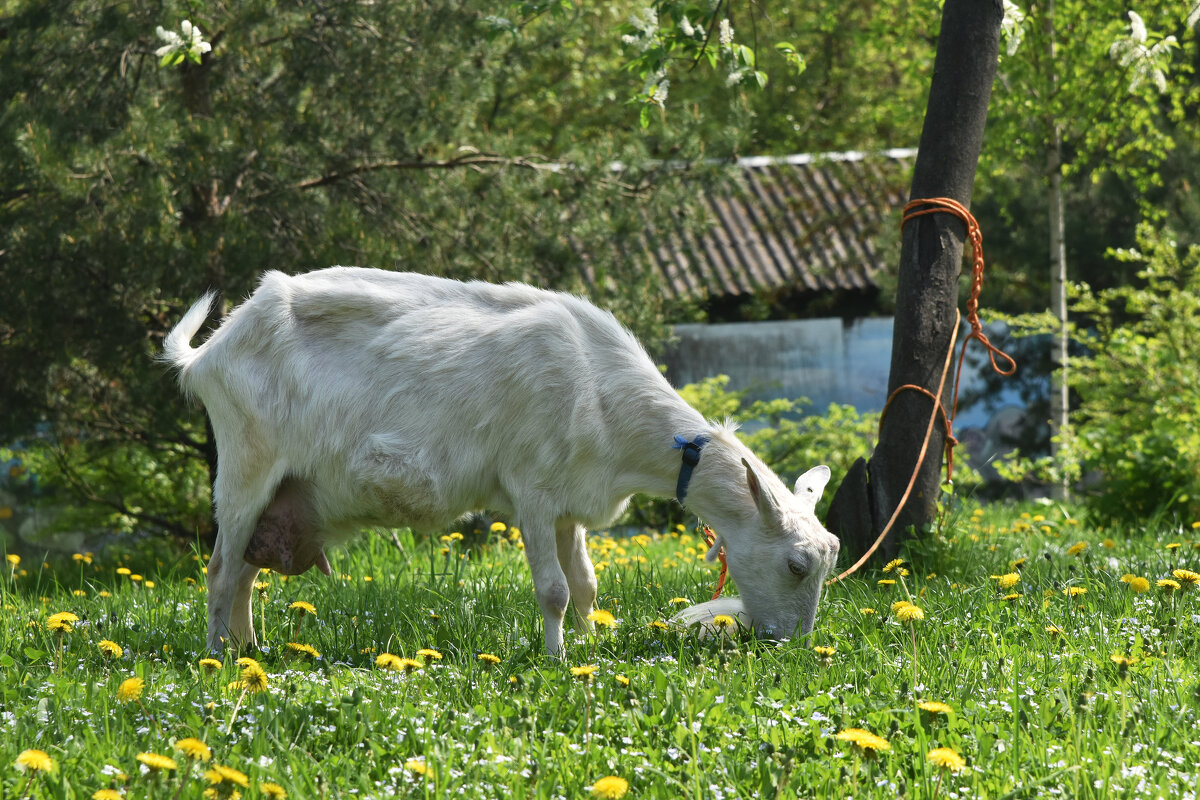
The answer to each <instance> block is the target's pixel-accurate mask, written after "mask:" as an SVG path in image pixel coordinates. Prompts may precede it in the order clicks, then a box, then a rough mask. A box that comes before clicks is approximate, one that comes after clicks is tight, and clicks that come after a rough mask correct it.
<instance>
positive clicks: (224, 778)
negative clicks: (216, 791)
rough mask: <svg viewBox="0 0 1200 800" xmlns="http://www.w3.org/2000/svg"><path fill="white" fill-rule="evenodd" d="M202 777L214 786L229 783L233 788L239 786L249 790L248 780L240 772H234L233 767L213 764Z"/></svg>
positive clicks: (247, 777)
mask: <svg viewBox="0 0 1200 800" xmlns="http://www.w3.org/2000/svg"><path fill="white" fill-rule="evenodd" d="M204 777H205V778H208V782H209V783H211V784H213V785H214V786H216V785H217V784H219V783H231V784H233V785H234V786H240V787H242V788H243V789H249V788H250V778H249V776H247V775H246V773H244V772H242V771H241V770H236V769H234V768H233V767H222V766H221V765H220V764H213V765H212V767H210V768H209V769H208V771H206V772H205V773H204Z"/></svg>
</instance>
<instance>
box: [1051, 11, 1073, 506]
mask: <svg viewBox="0 0 1200 800" xmlns="http://www.w3.org/2000/svg"><path fill="white" fill-rule="evenodd" d="M1046 41H1047V48H1048V49H1049V52H1048V53H1047V55H1048V56H1049V57H1050V59H1049V63H1050V64H1051V65H1053V64H1055V63H1056V61H1055V59H1056V58H1057V53H1056V52H1055V47H1056V46H1055V40H1054V0H1050V1H1049V2H1048V3H1047V5H1046ZM1057 92H1058V75H1057V74H1056V73H1055V72H1054V71H1053V68H1052V70H1051V74H1050V93H1051V95H1052V96H1053V95H1054V94H1055V93H1057ZM1047 128H1048V129H1049V130H1050V131H1051V139H1050V143H1049V144H1050V146H1049V153H1048V157H1047V165H1046V171H1047V173H1048V174H1049V176H1050V311H1051V313H1052V314H1054V318H1055V319H1056V320H1057V321H1058V326H1057V328H1056V329H1055V333H1054V341H1053V344H1052V345H1051V351H1050V362H1051V366H1052V368H1053V371H1052V372H1051V373H1050V454H1051V455H1052V456H1057V455H1058V454H1059V452H1060V451H1061V450H1062V448H1063V445H1064V444H1065V442H1064V441H1063V437H1064V436H1066V435H1067V430H1068V428H1067V422H1068V416H1067V415H1068V407H1069V403H1068V400H1067V345H1068V342H1069V341H1070V336H1069V334H1068V332H1067V245H1066V222H1065V221H1064V215H1063V191H1062V177H1063V175H1062V168H1063V152H1062V126H1061V125H1059V124H1058V120H1055V119H1051V120H1049V122H1048V125H1047ZM1068 490H1069V487H1068V485H1067V477H1066V475H1065V474H1064V475H1063V477H1062V478H1061V479H1060V480H1059V481H1058V482H1057V483H1055V485H1054V486H1053V487H1051V491H1052V492H1053V497H1054V499H1056V500H1066V499H1067V494H1068Z"/></svg>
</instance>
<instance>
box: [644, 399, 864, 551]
mask: <svg viewBox="0 0 1200 800" xmlns="http://www.w3.org/2000/svg"><path fill="white" fill-rule="evenodd" d="M728 386H729V376H727V375H717V376H715V377H712V378H707V379H705V380H703V381H701V382H700V383H692V384H688V385H687V386H684V387H682V388H681V389H680V390H679V394H680V395H681V396H682V397H683V398H684V399H685V400H687V401H688V403H690V404H691V405H692V407H693V408H695V409H696V410H697V411H699V412H700V413H701V414H703V415H704V416H705V417H706V418H707V419H714V420H725V419H732V420H734V421H736V422H737V423H739V425H741V429H740V430H739V432H738V436H739V437H740V438H741V439H742V441H743V442H745V443H746V445H747V446H748V447H749V448H750V449H751V450H753V451H754V452H755V453H757V454H758V455H759V457H761V458H762V459H763V460H764V461H765V462H766V463H767V465H768V466H770V467H771V468H772V469H774V470H775V471H776V472H777V473H778V474H779V476H780V477H781V478H783V480H784V481H785V482H786V483H788V485H791V483H792V482H794V481H795V479H796V478H797V477H798V476H799V475H800V474H801V473H803V472H805V471H807V470H808V469H809V468H810V467H813V466H816V465H817V464H826V465H828V466H829V468H830V470H832V472H833V477H832V478H831V479H830V482H829V485H830V487H837V486H838V484H840V483H841V480H842V477H843V476H844V475H845V474H846V471H847V470H848V469H849V468H850V466H851V465H852V464H853V463H854V461H855V459H857V458H859V457H863V456H867V455H869V454H870V452H871V447H872V445H873V443H874V441H875V438H876V436H877V433H878V429H879V415H878V414H859V413H858V412H857V411H856V410H855V409H854V407H853V406H847V405H837V404H830V406H829V408H828V409H826V411H825V414H824V415H823V416H807V417H801V416H800V415H799V413H798V412H799V410H800V409H801V408H803V406H805V405H807V404H808V401H807V400H805V399H803V398H801V399H799V400H795V401H793V400H786V399H780V400H768V401H762V400H760V401H756V402H753V403H750V404H747V403H746V393H745V392H735V391H730V390H729V388H728ZM831 496H832V491H828V492H827V493H826V495H825V497H824V498H823V500H822V504H821V505H820V506H819V507H818V510H817V513H818V516H822V517H823V516H824V513H825V507H826V506H827V504H828V502H829V498H830V497H831ZM688 517H689V515H688V514H687V513H686V512H685V511H684V510H683V508H682V507H680V505H679V503H676V502H675V501H674V500H662V499H650V498H645V497H637V498H634V501H633V502H632V503H631V504H630V506H629V511H628V512H627V513H626V515H625V517H624V519H623V520H622V523H623V524H627V525H634V526H640V527H650V528H659V529H666V528H668V527H670V526H672V525H676V524H679V523H683V522H685V521H687V518H688Z"/></svg>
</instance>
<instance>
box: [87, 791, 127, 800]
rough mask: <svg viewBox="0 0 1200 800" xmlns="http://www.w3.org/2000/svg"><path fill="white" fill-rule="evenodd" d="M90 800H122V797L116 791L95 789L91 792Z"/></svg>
mask: <svg viewBox="0 0 1200 800" xmlns="http://www.w3.org/2000/svg"><path fill="white" fill-rule="evenodd" d="M92 800H124V795H122V794H121V793H120V792H118V791H117V790H116V789H97V790H96V791H94V792H92Z"/></svg>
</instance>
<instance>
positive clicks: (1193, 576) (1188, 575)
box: [1171, 569, 1200, 586]
mask: <svg viewBox="0 0 1200 800" xmlns="http://www.w3.org/2000/svg"><path fill="white" fill-rule="evenodd" d="M1171 574H1172V575H1174V576H1175V580H1177V581H1179V583H1180V585H1181V586H1195V585H1196V584H1197V583H1200V573H1196V572H1192V571H1191V570H1190V569H1176V570H1171Z"/></svg>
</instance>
